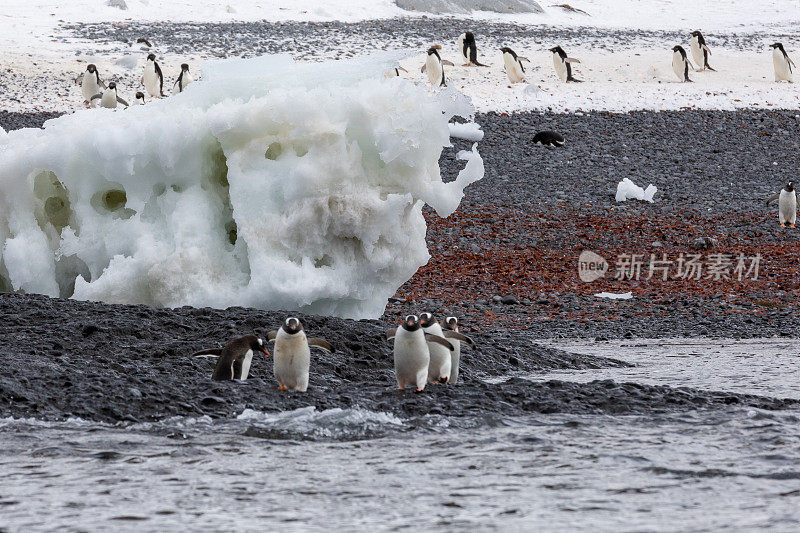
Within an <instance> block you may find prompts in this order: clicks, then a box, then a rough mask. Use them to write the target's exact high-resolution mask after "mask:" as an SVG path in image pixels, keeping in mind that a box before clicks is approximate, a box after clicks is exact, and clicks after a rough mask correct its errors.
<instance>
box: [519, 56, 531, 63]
mask: <svg viewBox="0 0 800 533" xmlns="http://www.w3.org/2000/svg"><path fill="white" fill-rule="evenodd" d="M517 61H527V62H528V63H530V62H531V60H530V59H528V58H527V57H520V56H517Z"/></svg>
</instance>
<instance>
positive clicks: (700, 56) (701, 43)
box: [689, 31, 715, 72]
mask: <svg viewBox="0 0 800 533" xmlns="http://www.w3.org/2000/svg"><path fill="white" fill-rule="evenodd" d="M689 48H691V50H692V57H693V58H694V62H695V63H697V65H698V66H699V67H701V68H700V71H701V72H702V71H704V70H706V69H708V70H712V71H713V70H715V69H713V68H711V65H709V64H708V56H710V55H711V50H709V48H708V45H706V40H705V39H704V38H703V34H702V33H700V32H699V31H693V32H692V41H691V43H690V45H689Z"/></svg>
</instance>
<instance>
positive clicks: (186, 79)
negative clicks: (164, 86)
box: [172, 63, 194, 93]
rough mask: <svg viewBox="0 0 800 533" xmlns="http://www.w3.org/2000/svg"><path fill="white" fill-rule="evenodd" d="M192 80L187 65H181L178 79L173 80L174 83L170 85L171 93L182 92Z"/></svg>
mask: <svg viewBox="0 0 800 533" xmlns="http://www.w3.org/2000/svg"><path fill="white" fill-rule="evenodd" d="M193 81H194V78H193V77H192V75H191V74H189V65H187V64H186V63H184V64H182V65H181V73H180V74H179V75H178V79H177V80H175V85H173V86H172V92H173V93H182V92H183V91H184V90H185V89H186V86H187V85H189V84H190V83H192V82H193Z"/></svg>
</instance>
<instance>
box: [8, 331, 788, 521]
mask: <svg viewBox="0 0 800 533" xmlns="http://www.w3.org/2000/svg"><path fill="white" fill-rule="evenodd" d="M554 345H555V346H558V347H561V348H565V349H569V350H572V351H576V352H581V351H583V352H585V353H593V354H595V355H613V356H614V357H618V358H621V359H624V360H628V361H630V362H635V363H637V365H638V366H637V367H634V368H624V369H600V370H591V371H569V372H558V373H553V374H548V375H546V376H541V375H535V376H527V377H528V378H529V379H532V380H540V379H555V378H557V379H561V380H573V381H589V380H593V379H614V380H617V381H633V382H642V383H658V384H667V385H671V386H675V387H681V386H686V387H693V388H703V389H711V390H728V391H735V392H743V393H755V394H761V395H765V396H775V397H790V398H800V356H798V348H799V347H800V342H797V341H784V340H773V339H764V340H755V341H746V342H745V341H719V340H714V341H698V340H688V341H684V340H680V339H672V340H666V341H665V340H659V341H652V342H648V341H637V342H628V343H621V342H616V343H588V344H587V343H578V342H569V343H559V344H554ZM496 381H497V382H498V386H502V379H500V380H496ZM0 448H2V454H0V529H6V530H8V531H39V530H59V531H107V530H110V529H114V530H122V531H126V530H147V531H153V530H161V531H163V530H177V529H179V528H180V529H185V530H189V531H194V530H200V529H204V530H265V529H266V530H271V529H275V530H280V531H331V530H334V531H335V530H348V531H350V530H363V531H376V530H390V531H406V530H408V531H411V530H416V531H419V530H420V529H423V530H432V529H433V530H443V531H455V530H460V531H492V530H503V531H564V530H570V531H752V530H756V529H769V530H770V531H798V530H800V411H794V410H789V411H772V412H770V411H762V410H758V409H752V408H746V409H743V408H739V407H736V406H731V407H726V408H723V409H713V410H696V411H679V412H671V411H670V410H669V408H668V406H665V409H664V412H658V413H653V414H649V415H629V416H617V415H579V416H578V415H562V414H551V415H544V414H536V415H531V416H525V417H503V416H502V415H498V414H496V413H491V414H488V413H487V414H486V416H484V417H475V418H468V419H465V418H452V417H447V416H424V417H418V418H413V419H401V418H397V417H395V416H393V415H390V414H387V413H380V412H373V411H367V410H362V409H358V408H354V409H331V410H328V411H315V410H314V409H313V408H305V409H298V410H295V411H290V412H283V413H260V412H256V411H249V410H246V411H244V412H243V413H241V414H240V415H239V417H238V418H237V419H235V420H228V421H214V420H211V419H209V418H185V417H178V418H172V419H167V420H163V421H160V422H157V423H143V424H126V425H108V424H99V423H95V422H88V421H84V420H77V419H71V420H67V421H63V422H55V423H54V422H43V421H39V420H34V419H0Z"/></svg>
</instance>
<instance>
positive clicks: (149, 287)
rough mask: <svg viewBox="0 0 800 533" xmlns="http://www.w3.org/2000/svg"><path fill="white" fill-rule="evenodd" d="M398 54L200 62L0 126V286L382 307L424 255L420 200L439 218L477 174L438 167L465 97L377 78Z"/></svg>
mask: <svg viewBox="0 0 800 533" xmlns="http://www.w3.org/2000/svg"><path fill="white" fill-rule="evenodd" d="M398 58H399V56H398V54H397V53H382V54H376V55H375V56H374V57H372V58H368V59H362V60H350V61H336V62H327V63H295V62H294V61H293V60H292V59H291V57H289V56H286V55H281V56H265V57H262V58H256V59H251V60H240V59H233V60H226V61H219V62H213V63H208V64H206V66H205V68H204V69H203V73H202V74H203V75H202V78H201V79H200V81H197V82H195V83H194V84H192V85H190V86H189V87H188V88H187V89H186V90H185V91H184V92H183V93H181V94H179V95H176V96H172V97H170V98H168V99H164V100H155V101H152V102H151V103H149V104H148V105H146V106H134V107H131V108H129V109H126V110H123V109H118V110H108V109H94V110H85V111H79V112H77V113H74V114H72V115H65V116H63V117H60V118H58V119H55V120H52V121H49V122H48V123H47V124H46V127H45V129H44V130H34V129H27V130H20V131H12V132H10V133H8V134H7V135H6V136H4V137H0V139H3V142H2V143H0V285H2V284H6V285H9V284H10V285H11V286H12V288H13V289H15V290H23V291H26V292H37V293H43V294H47V295H51V296H59V295H60V296H62V297H68V296H74V297H75V298H79V299H89V300H103V301H108V302H120V303H142V304H148V305H155V306H181V305H194V306H206V305H207V306H213V307H226V306H232V305H239V306H251V307H258V308H265V309H297V310H301V311H306V312H310V313H318V314H325V315H338V316H344V317H356V318H364V317H371V318H375V317H377V316H379V315H380V314H381V313H382V312H383V309H384V307H385V304H386V301H387V298H388V297H389V296H391V295H393V294H394V293H395V291H396V289H397V288H398V287H399V286H400V285H401V284H402V283H404V282H405V281H406V280H408V279H409V278H410V277H411V276H412V275H413V274H414V272H416V270H417V269H418V268H419V267H420V266H421V265H423V264H425V263H426V262H427V260H428V258H429V256H428V251H427V248H426V243H425V231H426V225H425V220H424V218H423V216H422V203H423V202H424V203H427V204H429V205H430V206H432V207H433V208H434V209H435V210H436V212H437V213H438V214H439V215H440V216H448V215H449V214H450V213H452V212H453V211H454V210H455V209H456V208H457V207H458V204H459V202H460V200H461V198H462V197H463V189H464V187H466V186H467V185H468V184H470V183H472V182H474V181H476V180H479V179H480V178H481V177H482V176H483V162H482V160H481V158H480V156H479V155H478V153H477V149H476V148H475V147H473V150H472V153H471V155H470V158H469V160H468V161H467V163H466V166H465V168H464V169H463V170H462V171H461V173H460V174H459V175H458V177H457V179H456V180H454V181H452V182H450V183H446V184H445V183H443V182H442V181H441V177H440V175H439V166H438V161H439V156H440V153H441V150H442V148H443V147H445V146H449V145H450V142H449V129H448V122H449V120H450V119H451V118H452V117H453V116H454V115H455V114H459V115H461V116H464V117H469V116H470V115H471V113H472V108H471V107H470V106H469V105H468V103H467V102H466V101H465V100H464V98H463V97H460V96H459V95H457V94H456V93H455V92H454V91H450V90H448V91H441V92H439V91H437V92H433V93H430V92H428V91H426V90H425V89H423V88H421V87H419V86H416V85H414V84H412V83H409V82H408V81H404V80H401V79H397V78H395V79H392V80H386V79H384V78H383V76H382V74H383V72H384V71H385V70H386V69H387V68H389V66H391V65H392V64H395V63H396V61H397V60H398ZM73 284H74V294H73V289H72V285H73Z"/></svg>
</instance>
